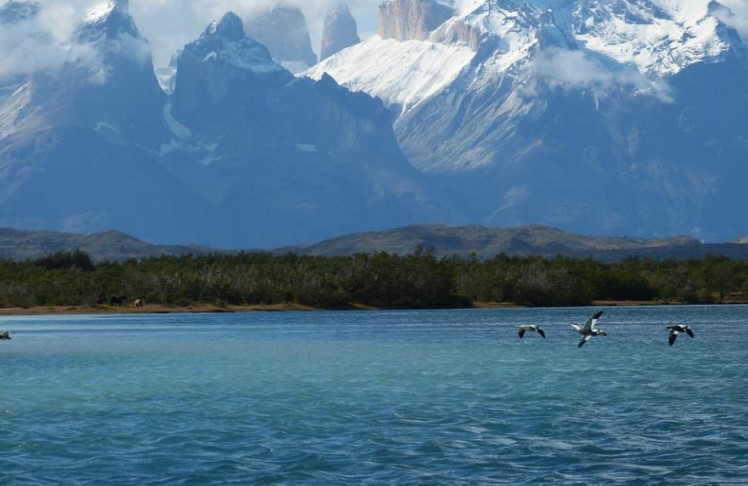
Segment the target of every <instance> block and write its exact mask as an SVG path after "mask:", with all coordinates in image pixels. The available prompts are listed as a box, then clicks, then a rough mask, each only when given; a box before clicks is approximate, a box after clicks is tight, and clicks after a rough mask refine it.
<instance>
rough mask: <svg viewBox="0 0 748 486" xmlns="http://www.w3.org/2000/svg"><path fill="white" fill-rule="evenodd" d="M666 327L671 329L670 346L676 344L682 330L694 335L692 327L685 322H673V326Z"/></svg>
mask: <svg viewBox="0 0 748 486" xmlns="http://www.w3.org/2000/svg"><path fill="white" fill-rule="evenodd" d="M665 329H668V330H669V331H670V334H669V335H668V340H667V341H668V343H670V346H672V345H673V344H675V340H676V339H677V338H678V334H680V333H682V332H685V333H686V334H688V335H689V336H691V337H693V331H692V330H691V328H690V327H688V326H685V325H683V324H673V325H672V326H667V327H666V328H665Z"/></svg>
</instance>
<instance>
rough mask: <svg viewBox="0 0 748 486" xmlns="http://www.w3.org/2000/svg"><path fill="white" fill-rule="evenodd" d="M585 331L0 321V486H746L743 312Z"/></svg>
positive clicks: (402, 314)
mask: <svg viewBox="0 0 748 486" xmlns="http://www.w3.org/2000/svg"><path fill="white" fill-rule="evenodd" d="M595 310H598V309H597V308H584V309H580V308H564V309H481V310H476V309H474V310H443V311H392V312H390V311H371V312H369V311H367V312H283V313H237V314H198V315H191V314H134V315H109V316H106V315H91V316H83V315H80V316H78V315H57V316H24V317H3V318H1V319H0V330H5V329H9V330H10V331H11V333H12V338H13V339H12V340H10V341H2V342H0V366H2V375H3V384H2V391H0V417H1V418H2V420H0V483H2V484H48V483H54V484H81V483H93V484H138V485H142V484H209V483H220V484H231V483H237V484H300V483H304V484H380V483H396V484H518V483H520V484H521V483H563V484H569V483H572V484H574V483H577V484H592V483H598V484H599V483H601V482H603V481H605V482H607V483H626V484H647V483H653V482H656V483H658V484H706V483H710V484H720V483H722V484H738V483H746V482H748V361H747V360H746V358H748V347H747V345H746V336H747V335H748V307H746V306H703V307H702V306H699V307H690V306H689V307H653V306H647V307H614V308H604V310H605V313H604V315H603V316H602V318H601V319H600V322H599V324H598V326H599V327H600V328H602V329H605V330H606V331H607V332H608V336H606V337H602V336H600V337H594V338H592V340H591V341H590V342H589V343H587V344H586V345H585V346H584V347H583V348H577V343H578V341H579V339H578V335H577V334H576V333H574V332H573V331H571V330H570V329H569V323H571V322H577V323H579V322H583V321H584V320H585V319H586V317H587V316H589V315H590V314H592V313H593V312H594V311H595ZM672 322H681V323H686V324H688V325H690V326H691V327H692V328H693V329H694V331H695V338H694V339H691V338H689V337H688V336H687V335H685V334H682V335H680V336H679V337H678V339H677V341H676V343H675V345H674V346H672V347H670V346H668V344H667V332H666V331H665V326H666V325H667V324H669V323H672ZM523 323H535V324H540V325H541V326H543V328H544V329H545V331H546V335H547V338H546V339H542V338H541V337H540V336H538V335H537V334H536V333H528V334H527V335H526V336H525V338H524V339H522V340H520V339H519V338H518V336H517V326H518V325H520V324H523Z"/></svg>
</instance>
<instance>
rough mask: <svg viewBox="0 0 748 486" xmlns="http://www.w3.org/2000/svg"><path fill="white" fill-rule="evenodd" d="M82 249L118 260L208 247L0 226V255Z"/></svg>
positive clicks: (113, 234)
mask: <svg viewBox="0 0 748 486" xmlns="http://www.w3.org/2000/svg"><path fill="white" fill-rule="evenodd" d="M75 250H81V251H84V252H86V253H88V254H89V255H90V256H91V258H93V260H94V261H97V262H101V261H121V260H126V259H128V258H147V257H152V256H161V255H185V254H188V253H191V254H202V253H206V252H208V251H209V249H208V248H207V247H204V246H197V245H152V244H149V243H145V242H143V241H141V240H139V239H137V238H135V237H133V236H130V235H128V234H125V233H122V232H120V231H105V232H102V233H94V234H91V235H77V234H72V233H60V232H57V231H24V230H17V229H11V228H0V258H5V259H10V260H26V259H34V258H39V257H40V256H43V255H49V254H52V253H56V252H59V251H75Z"/></svg>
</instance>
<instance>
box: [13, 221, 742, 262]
mask: <svg viewBox="0 0 748 486" xmlns="http://www.w3.org/2000/svg"><path fill="white" fill-rule="evenodd" d="M417 246H421V247H423V248H426V249H428V248H433V249H434V251H435V252H436V254H437V255H439V256H448V255H458V256H461V257H468V256H470V255H471V254H472V253H475V255H476V256H477V257H478V258H480V259H487V258H493V257H495V256H496V255H499V254H501V253H504V254H507V255H509V256H531V255H534V256H545V257H554V256H556V255H564V256H569V257H578V258H587V257H591V258H595V259H598V260H602V261H617V260H622V259H624V258H627V257H629V256H637V257H641V258H655V259H665V258H677V259H685V258H701V257H704V256H707V255H723V256H727V257H730V258H736V259H748V237H743V238H741V239H739V240H737V241H736V242H733V243H701V242H700V241H698V240H696V239H694V238H690V237H687V236H674V237H668V238H657V239H645V238H630V237H616V236H585V235H578V234H574V233H569V232H566V231H563V230H561V229H558V228H553V227H549V226H542V225H529V226H519V227H516V228H485V227H482V226H444V225H437V224H433V225H415V226H404V227H400V228H394V229H391V230H386V231H376V232H375V231H372V232H365V233H354V234H349V235H344V236H339V237H337V238H331V239H328V240H324V241H321V242H318V243H313V244H307V245H299V246H286V247H281V248H276V249H274V250H272V252H273V253H275V254H283V253H289V252H292V253H297V254H299V255H319V256H345V255H353V254H355V253H374V252H380V251H383V252H387V253H397V254H409V253H413V251H414V250H415V248H416V247H417ZM77 249H79V250H81V251H84V252H86V253H88V254H89V255H90V256H91V258H93V260H94V261H96V262H101V261H122V260H126V259H128V258H138V259H140V258H148V257H157V256H161V255H186V254H193V255H203V254H208V253H212V252H224V251H236V250H226V249H216V248H210V247H207V246H200V245H154V244H150V243H146V242H143V241H141V240H139V239H137V238H135V237H133V236H130V235H128V234H126V233H122V232H120V231H105V232H102V233H94V234H90V235H80V234H72V233H61V232H57V231H26V230H17V229H11V228H0V258H5V259H12V260H25V259H34V258H39V257H41V256H44V255H49V254H51V253H55V252H59V251H75V250H77ZM245 250H247V251H251V250H253V249H252V248H245Z"/></svg>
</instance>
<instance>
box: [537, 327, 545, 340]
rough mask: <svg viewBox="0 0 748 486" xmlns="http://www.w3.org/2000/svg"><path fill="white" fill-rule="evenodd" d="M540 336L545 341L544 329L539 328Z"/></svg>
mask: <svg viewBox="0 0 748 486" xmlns="http://www.w3.org/2000/svg"><path fill="white" fill-rule="evenodd" d="M538 334H540V335H541V336H543V339H545V332H544V331H543V330H542V329H540V328H538Z"/></svg>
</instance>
